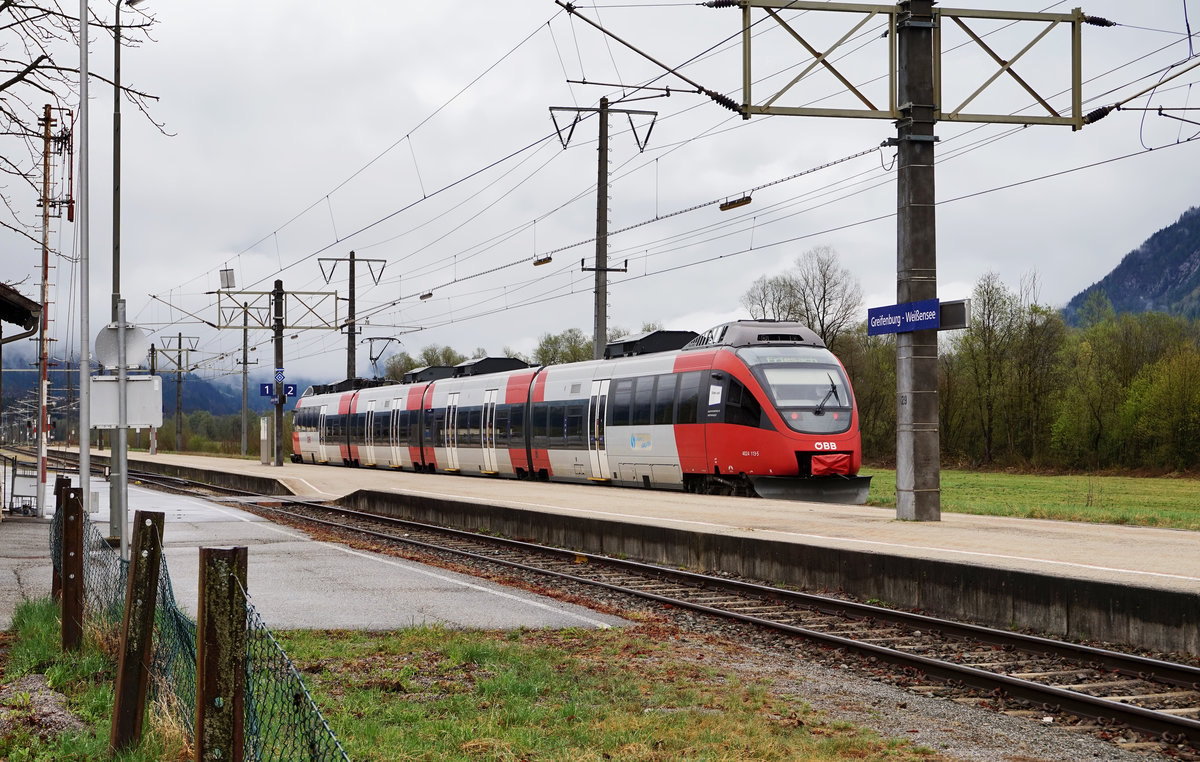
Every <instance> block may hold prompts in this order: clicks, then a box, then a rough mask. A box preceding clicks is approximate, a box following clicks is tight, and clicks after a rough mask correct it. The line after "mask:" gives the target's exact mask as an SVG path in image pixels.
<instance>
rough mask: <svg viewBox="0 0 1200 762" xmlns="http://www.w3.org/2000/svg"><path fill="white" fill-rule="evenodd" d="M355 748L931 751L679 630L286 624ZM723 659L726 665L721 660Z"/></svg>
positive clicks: (727, 754) (291, 644)
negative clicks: (834, 717)
mask: <svg viewBox="0 0 1200 762" xmlns="http://www.w3.org/2000/svg"><path fill="white" fill-rule="evenodd" d="M280 640H281V642H282V643H283V647H284V649H285V650H286V651H287V652H288V654H289V655H290V656H291V657H292V658H293V660H294V661H295V662H296V664H297V666H299V667H300V669H301V670H302V671H303V672H305V673H306V674H305V682H306V684H307V685H308V686H309V688H310V690H311V691H312V693H313V695H314V697H315V698H316V700H317V703H318V704H319V705H320V706H321V708H322V712H323V713H324V714H325V718H326V719H327V720H328V721H329V723H330V725H331V726H332V727H333V728H334V729H335V732H337V734H338V737H339V738H340V740H341V741H342V743H343V745H344V746H345V749H346V752H347V753H348V754H349V755H350V758H351V759H354V760H356V761H357V760H380V761H382V760H435V759H436V760H483V759H486V760H514V761H515V760H535V759H536V760H564V761H565V760H570V762H584V761H587V760H596V761H597V762H599V761H600V760H610V759H611V760H624V761H626V762H636V761H638V760H644V761H650V760H655V761H658V760H661V761H662V762H666V761H667V760H679V759H689V760H740V759H759V760H812V761H814V762H816V761H819V760H843V759H864V760H866V759H871V760H897V761H899V760H904V761H910V760H927V759H930V758H933V757H936V755H935V754H933V752H932V751H931V750H929V749H923V748H918V747H915V746H913V745H912V744H911V743H909V742H908V741H905V740H895V739H882V738H880V737H879V736H877V735H876V734H875V733H873V732H870V731H864V730H862V729H859V728H857V727H855V726H853V725H850V724H847V723H842V722H831V721H829V720H827V719H826V718H824V717H822V716H821V715H820V714H818V713H816V712H813V711H812V710H811V709H809V708H808V707H807V706H806V705H805V704H804V703H803V702H802V701H800V700H798V699H797V698H796V697H794V696H788V695H786V694H785V693H782V692H780V691H779V690H778V687H777V686H776V685H774V684H773V682H772V680H771V679H770V678H764V679H762V680H761V681H755V682H745V681H743V680H741V679H739V678H738V676H737V675H736V674H734V673H732V672H731V671H729V670H727V669H725V668H723V667H722V665H721V664H720V663H717V662H718V661H719V660H714V659H712V656H713V654H712V653H711V652H706V653H701V656H700V658H701V659H703V660H698V659H697V658H696V654H695V653H692V654H689V649H692V648H695V645H694V644H690V645H689V644H686V643H680V642H678V641H676V640H675V639H674V638H673V635H672V633H671V632H670V631H663V630H661V629H660V628H659V627H657V626H656V625H652V624H647V625H641V626H635V627H624V628H616V629H613V630H523V631H515V632H461V631H453V630H445V629H442V628H436V627H416V628H410V629H407V630H403V631H399V632H375V633H372V632H344V631H336V632H294V631H291V632H285V633H281V634H280ZM709 662H713V663H709Z"/></svg>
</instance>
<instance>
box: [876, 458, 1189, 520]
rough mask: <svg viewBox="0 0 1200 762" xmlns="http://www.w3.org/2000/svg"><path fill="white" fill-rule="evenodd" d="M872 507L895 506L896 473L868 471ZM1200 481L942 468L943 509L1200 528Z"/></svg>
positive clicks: (1041, 517)
mask: <svg viewBox="0 0 1200 762" xmlns="http://www.w3.org/2000/svg"><path fill="white" fill-rule="evenodd" d="M862 473H863V474H864V475H867V476H871V477H872V478H871V497H870V500H869V501H868V504H869V505H878V506H883V507H888V508H891V507H895V505H896V472H895V471H893V470H888V469H879V468H864V469H863V470H862ZM1198 498H1200V480H1197V479H1191V478H1185V477H1134V476H1089V475H1040V474H1012V473H1004V472H989V471H961V470H952V469H942V511H944V512H951V513H975V514H981V515H987V516H1017V517H1021V518H1034V519H1060V520H1063V521H1088V522H1093V523H1099V524H1131V525H1137V526H1153V527H1171V528H1174V529H1192V530H1200V499H1198Z"/></svg>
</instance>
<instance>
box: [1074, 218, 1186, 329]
mask: <svg viewBox="0 0 1200 762" xmlns="http://www.w3.org/2000/svg"><path fill="white" fill-rule="evenodd" d="M1097 290H1099V291H1103V292H1104V293H1105V294H1106V295H1107V296H1108V299H1109V301H1111V302H1112V306H1113V309H1114V310H1116V311H1117V312H1118V313H1120V312H1150V311H1159V312H1167V313H1171V314H1174V315H1182V316H1185V317H1200V207H1192V208H1191V209H1188V210H1187V211H1186V212H1184V213H1183V215H1182V216H1181V217H1180V218H1179V220H1178V221H1177V222H1175V223H1174V224H1172V225H1168V226H1167V227H1165V228H1163V229H1162V230H1160V231H1158V232H1157V233H1155V234H1154V235H1152V236H1150V237H1149V238H1147V239H1146V241H1145V243H1143V244H1142V245H1141V246H1139V247H1138V248H1137V249H1134V250H1133V251H1131V252H1129V253H1128V254H1126V255H1125V258H1124V259H1122V260H1121V263H1120V264H1118V265H1117V266H1116V267H1115V268H1114V269H1113V271H1112V272H1110V273H1109V274H1108V275H1106V276H1104V278H1103V279H1101V280H1100V281H1099V282H1098V283H1093V284H1092V285H1091V286H1089V287H1087V288H1086V289H1084V290H1083V291H1081V292H1080V293H1078V294H1076V295H1075V296H1074V297H1073V298H1072V299H1071V301H1070V302H1068V303H1067V306H1066V307H1065V308H1064V309H1063V314H1064V315H1065V316H1066V319H1067V322H1069V323H1076V322H1077V320H1078V315H1079V310H1080V308H1082V306H1083V304H1084V302H1085V301H1086V300H1087V297H1088V296H1089V295H1090V294H1091V293H1092V292H1094V291H1097Z"/></svg>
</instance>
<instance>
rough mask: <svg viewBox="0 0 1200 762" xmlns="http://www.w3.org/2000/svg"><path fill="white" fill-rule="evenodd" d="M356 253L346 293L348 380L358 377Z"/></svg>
mask: <svg viewBox="0 0 1200 762" xmlns="http://www.w3.org/2000/svg"><path fill="white" fill-rule="evenodd" d="M354 275H355V273H354V252H353V251H351V252H350V285H349V286H348V287H347V289H346V291H347V294H348V296H349V297H350V298H349V300H348V302H347V315H346V378H347V379H354V378H357V377H358V359H357V358H356V357H355V356H354Z"/></svg>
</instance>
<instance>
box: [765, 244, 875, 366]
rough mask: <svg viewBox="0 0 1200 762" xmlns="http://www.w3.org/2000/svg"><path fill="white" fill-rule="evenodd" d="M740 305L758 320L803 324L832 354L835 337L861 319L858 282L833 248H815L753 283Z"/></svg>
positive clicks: (837, 337)
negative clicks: (790, 266)
mask: <svg viewBox="0 0 1200 762" xmlns="http://www.w3.org/2000/svg"><path fill="white" fill-rule="evenodd" d="M742 305H743V306H745V307H746V309H748V310H749V311H750V315H751V316H752V317H754V318H756V319H759V320H763V319H766V320H794V321H798V322H801V323H804V324H805V325H807V326H808V327H809V328H811V329H813V330H814V331H816V332H817V334H818V335H819V336H820V337H821V338H822V339H824V341H825V344H826V346H828V347H830V348H831V349H833V350H834V351H835V352H836V351H837V344H838V342H839V339H841V338H842V337H843V336H844V335H845V334H846V332H847V331H849V330H851V329H853V328H854V326H855V325H857V324H858V323H859V322H861V320H862V315H861V314H860V313H861V312H862V286H860V285H859V282H858V278H857V277H855V276H854V274H853V273H852V272H850V271H849V270H848V269H846V268H845V267H842V266H841V264H840V263H839V262H838V254H837V251H836V250H835V249H833V248H832V247H830V246H818V247H816V248H815V249H812V250H810V251H808V252H806V253H805V254H803V255H802V256H800V257H799V258H797V259H796V266H795V267H794V268H793V269H791V270H789V271H788V272H786V273H782V274H780V275H774V276H769V277H768V276H764V277H762V278H759V279H758V280H757V281H755V282H754V285H752V286H751V287H750V290H749V291H747V292H746V293H745V294H743V295H742Z"/></svg>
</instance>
